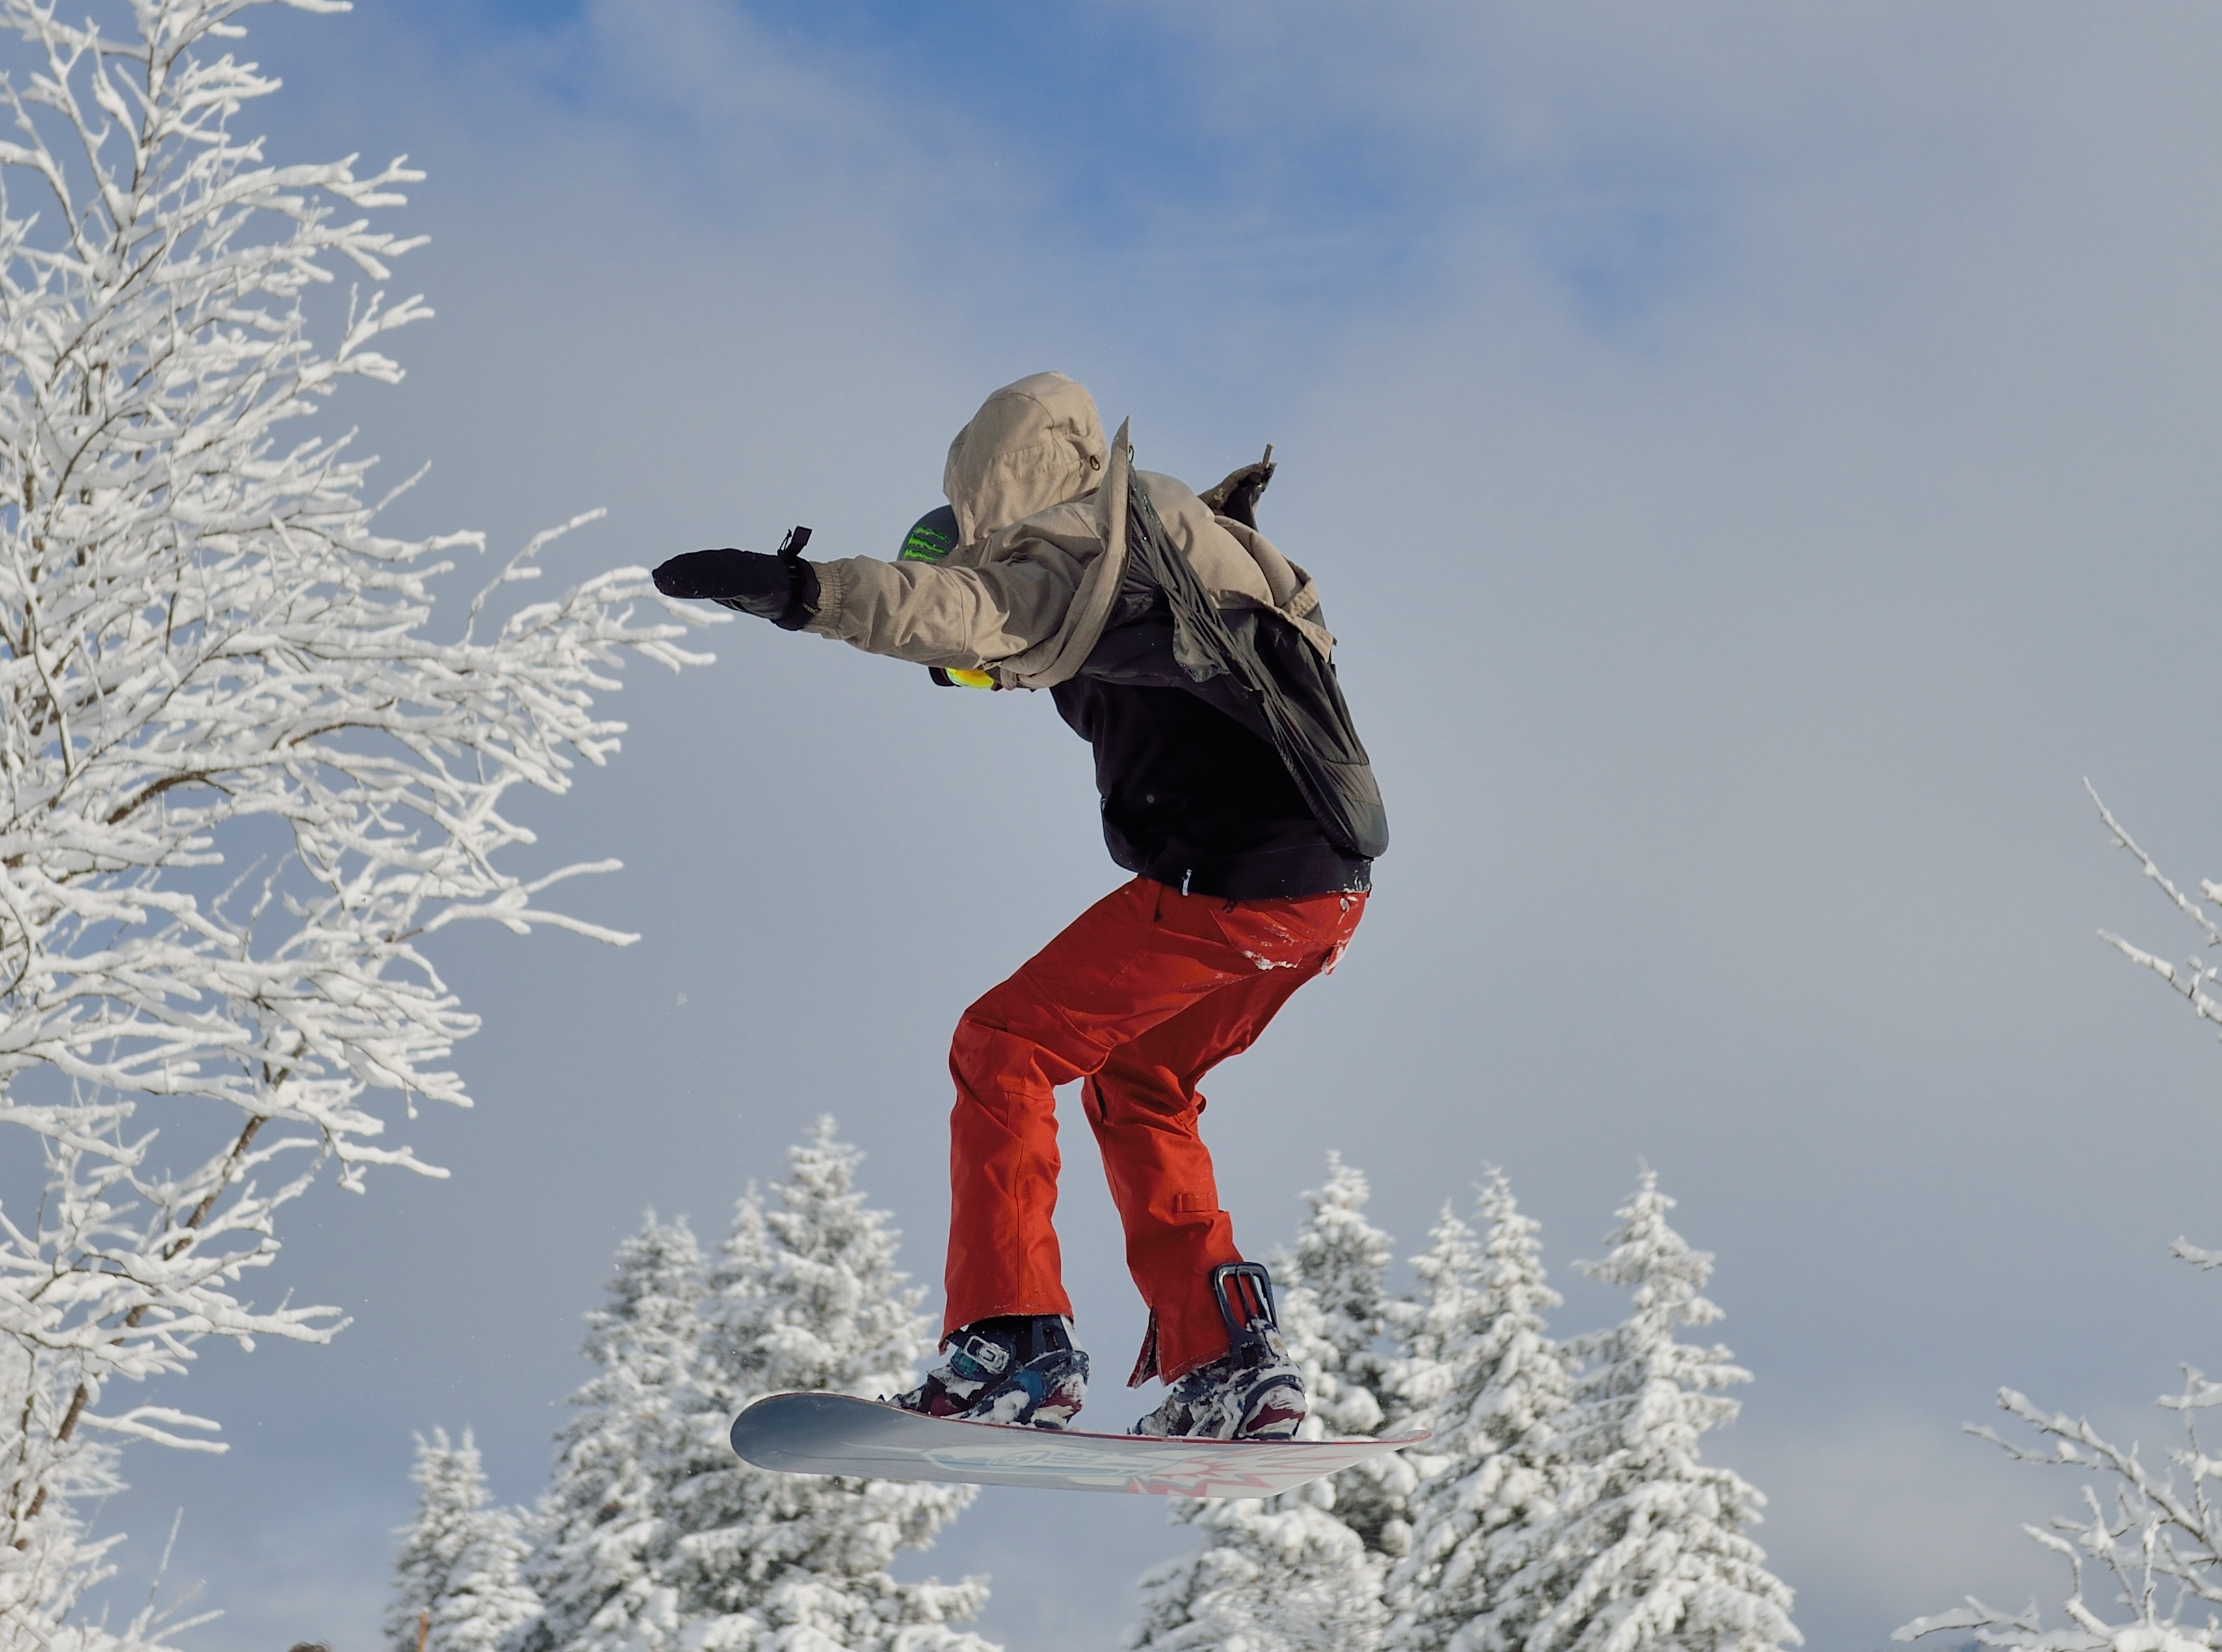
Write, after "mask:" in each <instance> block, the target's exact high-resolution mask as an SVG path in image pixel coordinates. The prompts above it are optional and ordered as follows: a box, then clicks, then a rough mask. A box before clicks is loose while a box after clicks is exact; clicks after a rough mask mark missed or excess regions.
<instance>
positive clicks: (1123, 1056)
mask: <svg viewBox="0 0 2222 1652" xmlns="http://www.w3.org/2000/svg"><path fill="white" fill-rule="evenodd" d="M1271 461H1272V450H1271V448H1270V447H1269V448H1267V449H1266V454H1265V459H1264V460H1260V461H1259V463H1257V464H1254V465H1250V466H1245V467H1244V468H1242V469H1240V470H1239V471H1236V472H1234V473H1233V474H1232V475H1230V476H1229V477H1227V479H1226V480H1225V481H1223V482H1221V484H1220V485H1219V486H1217V487H1215V488H1214V489H1213V490H1211V491H1210V492H1208V493H1207V494H1204V495H1202V496H1201V497H1199V496H1198V495H1196V494H1195V493H1193V492H1191V491H1189V489H1188V488H1187V487H1186V486H1184V485H1182V484H1181V483H1179V482H1177V481H1176V480H1174V479H1172V478H1171V477H1169V476H1160V475H1156V474H1153V473H1152V472H1143V471H1137V470H1135V469H1133V450H1132V448H1131V447H1129V446H1128V443H1127V430H1126V428H1125V427H1124V426H1122V427H1121V428H1120V432H1119V435H1118V436H1117V438H1116V439H1115V440H1114V441H1113V442H1111V443H1110V444H1108V446H1107V444H1106V443H1105V441H1104V439H1103V428H1102V422H1101V421H1100V420H1099V419H1098V417H1097V416H1096V411H1095V402H1094V400H1093V399H1092V398H1091V397H1089V393H1088V391H1086V390H1085V389H1083V387H1082V386H1081V385H1078V384H1076V383H1075V382H1074V381H1073V380H1071V379H1067V378H1066V377H1064V375H1063V374H1062V373H1055V372H1045V373H1036V374H1034V375H1033V376H1032V377H1031V378H1027V379H1020V381H1019V382H1018V383H1016V384H1014V385H1006V386H1005V387H1004V388H1003V389H1001V390H999V391H996V392H995V394H994V395H992V396H990V397H989V398H988V400H987V402H986V403H985V404H984V405H982V408H981V409H980V411H979V412H978V413H977V414H976V416H974V417H973V419H972V421H971V422H970V423H969V424H967V425H966V426H965V427H964V429H963V430H961V431H959V432H958V433H957V439H956V441H953V442H952V443H951V444H950V449H949V460H948V465H947V467H946V469H945V472H944V473H943V479H942V485H943V490H944V491H945V493H946V494H947V496H948V500H949V503H948V504H947V505H946V506H945V507H942V508H939V509H937V510H933V511H931V512H929V513H928V514H927V515H926V516H924V517H922V518H920V521H919V522H918V523H917V524H916V525H915V526H914V527H913V529H911V531H910V533H909V534H908V535H907V537H906V538H905V540H904V541H903V546H902V548H901V553H900V554H899V555H898V556H897V558H896V559H895V560H893V561H884V560H879V559H877V558H872V557H849V558H844V559H843V560H838V561H828V562H813V561H808V560H804V559H803V558H802V556H801V555H800V551H801V549H802V548H803V545H804V543H805V542H806V541H807V538H808V529H795V530H794V533H792V534H790V535H788V541H787V543H786V544H784V545H782V546H781V548H780V551H779V553H778V554H775V555H774V554H763V553H758V552H750V551H739V550H731V549H725V550H707V551H696V552H693V553H691V554H687V555H684V556H679V557H675V558H673V559H672V560H669V561H668V562H666V563H664V564H663V565H662V566H661V567H659V568H657V569H656V586H657V589H659V590H660V591H664V592H665V593H667V594H668V595H671V596H675V597H688V598H708V599H710V600H712V601H715V602H719V603H721V604H724V605H725V606H726V607H728V608H734V609H738V610H741V611H743V612H744V613H750V614H754V615H756V616H760V617H763V618H765V619H769V620H770V621H771V622H772V623H774V624H775V625H777V626H779V627H781V629H786V630H810V631H815V632H817V633H818V634H819V635H822V636H829V637H838V638H839V639H840V640H842V641H846V642H850V643H852V644H854V645H855V646H856V647H857V648H863V649H864V650H866V651H867V652H869V653H872V654H888V655H892V656H894V657H895V658H897V659H901V660H912V661H915V662H917V663H919V664H921V665H924V666H928V667H930V668H931V669H932V673H933V677H934V680H935V681H936V682H938V683H943V684H951V685H966V686H976V687H982V688H995V689H1012V688H1027V689H1040V688H1046V689H1048V690H1049V691H1051V698H1053V699H1054V700H1055V702H1056V704H1057V708H1058V712H1059V713H1060V714H1061V715H1062V716H1064V720H1065V722H1066V723H1069V724H1070V725H1071V727H1072V728H1073V729H1074V730H1075V731H1076V732H1077V733H1078V734H1079V735H1081V736H1082V737H1083V738H1084V739H1086V740H1087V741H1088V742H1089V744H1090V745H1091V746H1092V747H1093V748H1095V778H1096V790H1097V792H1099V793H1100V795H1101V798H1102V814H1103V833H1104V837H1105V840H1106V842H1107V843H1108V846H1109V848H1110V851H1111V856H1112V859H1113V860H1116V861H1117V862H1118V863H1119V864H1120V866H1121V867H1125V868H1127V870H1128V871H1130V872H1132V873H1134V874H1135V876H1134V878H1133V881H1131V882H1129V883H1127V885H1124V886H1123V887H1121V888H1120V889H1117V890H1115V891H1114V892H1112V893H1111V894H1109V895H1108V896H1106V897H1105V898H1103V899H1102V900H1101V901H1098V902H1097V903H1096V904H1095V905H1094V906H1092V907H1090V908H1089V910H1087V911H1086V912H1085V913H1083V914H1082V916H1081V917H1079V918H1078V919H1076V921H1075V922H1074V923H1072V924H1071V925H1070V927H1069V928H1067V929H1065V930H1064V933H1062V934H1061V935H1059V936H1057V937H1056V939H1054V940H1052V941H1051V942H1050V943H1049V945H1048V946H1046V947H1045V948H1043V949H1042V951H1041V952H1040V953H1039V954H1036V955H1035V956H1034V957H1033V959H1032V960H1031V961H1028V962H1027V963H1026V965H1025V966H1024V967H1021V968H1020V971H1019V972H1018V973H1017V974H1015V975H1014V976H1012V977H1011V979H1008V980H1007V981H1005V982H1004V983H1003V984H1002V985H1001V986H998V987H995V989H993V990H992V991H991V992H989V993H988V994H987V995H986V996H985V997H984V998H981V999H980V1000H979V1002H977V1003H976V1004H973V1005H972V1007H971V1008H970V1009H969V1010H967V1011H965V1012H964V1015H963V1019H962V1020H961V1021H960V1022H959V1023H958V1024H957V1034H956V1038H955V1040H954V1042H953V1044H952V1047H951V1051H950V1070H951V1074H952V1075H953V1077H954V1078H955V1079H956V1085H957V1104H956V1108H955V1110H954V1111H953V1112H952V1113H951V1118H950V1135H951V1143H950V1180H951V1211H950V1235H949V1254H948V1266H947V1286H948V1306H947V1310H946V1317H945V1320H944V1322H943V1323H944V1330H943V1336H942V1342H941V1347H942V1349H943V1352H944V1358H943V1360H942V1362H941V1363H940V1364H939V1365H938V1366H937V1367H934V1369H933V1370H932V1372H931V1373H929V1374H928V1375H927V1376H926V1380H925V1381H924V1382H923V1383H922V1384H921V1385H920V1386H919V1387H917V1388H915V1389H913V1390H912V1391H911V1392H908V1393H906V1394H903V1395H901V1396H899V1397H898V1399H897V1400H896V1403H897V1404H899V1405H902V1406H903V1407H904V1408H906V1409H907V1410H910V1411H920V1412H923V1413H925V1414H926V1415H929V1416H934V1417H957V1418H961V1419H964V1420H970V1421H982V1422H1001V1423H1012V1424H1033V1425H1034V1426H1037V1427H1044V1428H1061V1427H1063V1426H1064V1424H1066V1423H1067V1422H1069V1421H1070V1418H1071V1417H1072V1415H1073V1413H1074V1412H1076V1411H1078V1410H1079V1408H1080V1405H1081V1401H1082V1399H1083V1396H1084V1393H1085V1391H1086V1380H1087V1375H1088V1356H1087V1355H1086V1354H1085V1353H1083V1352H1082V1351H1081V1350H1079V1349H1076V1348H1074V1347H1073V1345H1072V1342H1071V1338H1070V1333H1069V1330H1068V1322H1069V1321H1070V1318H1071V1317H1072V1305H1071V1302H1070V1298H1068V1297H1067V1296H1066V1294H1065V1292H1064V1284H1063V1282H1062V1280H1061V1277H1060V1268H1059V1257H1058V1241H1057V1234H1056V1230H1055V1229H1054V1228H1053V1227H1052V1226H1051V1214H1052V1212H1053V1211H1054V1210H1055V1208H1056V1204H1057V1176H1058V1162H1059V1161H1058V1148H1057V1123H1056V1104H1055V1096H1054V1091H1055V1089H1056V1087H1057V1086H1058V1085H1061V1084H1066V1083H1070V1082H1071V1081H1073V1080H1074V1079H1081V1080H1083V1081H1084V1082H1083V1092H1082V1094H1083V1104H1084V1106H1085V1109H1086V1111H1087V1115H1088V1122H1089V1125H1090V1126H1091V1127H1092V1128H1093V1129H1094V1130H1095V1138H1096V1142H1097V1143H1098V1144H1099V1146H1100V1147H1101V1148H1102V1154H1103V1165H1104V1170H1105V1173H1106V1175H1107V1176H1108V1180H1109V1182H1110V1186H1111V1193H1112V1197H1113V1198H1114V1201H1115V1203H1116V1204H1117V1205H1118V1209H1119V1214H1120V1222H1121V1223H1122V1225H1123V1227H1124V1229H1125V1232H1126V1238H1127V1266H1128V1268H1129V1270H1130V1271H1131V1272H1132V1273H1133V1279H1134V1283H1135V1285H1136V1286H1137V1287H1138V1288H1139V1290H1140V1292H1141V1293H1142V1297H1143V1298H1144V1300H1145V1301H1146V1303H1147V1304H1148V1306H1149V1311H1150V1317H1149V1327H1148V1330H1147V1331H1146V1333H1145V1336H1144V1339H1143V1344H1142V1351H1141V1355H1140V1357H1139V1359H1138V1360H1137V1361H1136V1362H1135V1367H1134V1372H1133V1377H1132V1379H1131V1380H1130V1382H1129V1386H1139V1384H1140V1383H1142V1382H1143V1381H1145V1380H1147V1379H1148V1378H1150V1377H1152V1376H1157V1377H1160V1378H1162V1380H1164V1382H1165V1383H1166V1384H1167V1385H1168V1387H1169V1390H1170V1392H1169V1393H1168V1394H1167V1396H1166V1399H1165V1400H1164V1404H1162V1405H1159V1406H1158V1408H1157V1410H1156V1411H1152V1413H1151V1414H1150V1415H1149V1416H1147V1417H1144V1418H1142V1419H1141V1421H1140V1422H1139V1423H1137V1424H1135V1425H1134V1428H1133V1432H1135V1433H1138V1434H1151V1435H1164V1436H1213V1437H1217V1438H1222V1439H1225V1438H1277V1437H1278V1438H1284V1437H1287V1436H1292V1435H1293V1434H1294V1433H1295V1431H1296V1425H1297V1424H1299V1423H1301V1422H1302V1419H1303V1415H1304V1394H1303V1382H1302V1377H1301V1376H1300V1374H1298V1372H1297V1370H1296V1367H1295V1366H1294V1365H1293V1364H1292V1363H1291V1362H1290V1360H1289V1358H1288V1356H1287V1354H1286V1352H1285V1350H1284V1349H1283V1348H1282V1346H1281V1342H1280V1339H1279V1337H1278V1336H1277V1334H1276V1332H1275V1330H1274V1325H1273V1310H1272V1298H1271V1286H1270V1282H1269V1281H1268V1280H1266V1278H1265V1270H1264V1269H1263V1268H1261V1267H1258V1266H1257V1265H1256V1264H1254V1263H1244V1262H1243V1261H1242V1260H1241V1255H1240V1252H1239V1251H1238V1250H1237V1249H1236V1248H1235V1245H1234V1232H1233V1223H1232V1221H1231V1219H1230V1218H1229V1217H1228V1216H1227V1213H1226V1212H1225V1211H1221V1209H1220V1206H1219V1196H1218V1191H1217V1187H1216V1185H1215V1181H1214V1179H1213V1175H1212V1166H1211V1156H1210V1155H1209V1153H1208V1151H1207V1150H1206V1149H1205V1148H1204V1145H1203V1142H1202V1140H1201V1139H1200V1137H1199V1136H1198V1134H1197V1119H1198V1116H1199V1115H1200V1114H1201V1113H1202V1111H1203V1105H1204V1098H1203V1097H1202V1095H1201V1094H1199V1093H1198V1092H1197V1089H1196V1086H1197V1084H1198V1082H1199V1081H1200V1080H1201V1079H1202V1076H1203V1075H1204V1074H1205V1073H1207V1072H1208V1071H1210V1069H1211V1068H1212V1067H1215V1066H1216V1065H1217V1064H1218V1063H1219V1062H1220V1061H1224V1060H1225V1059H1226V1058H1227V1057H1228V1056H1230V1055H1233V1054H1238V1053H1239V1052H1240V1051H1242V1050H1244V1049H1246V1048H1249V1046H1250V1044H1251V1043H1252V1042H1253V1041H1254V1040H1255V1039H1256V1038H1257V1036H1258V1035H1259V1032H1260V1031H1261V1030H1263V1029H1264V1028H1265V1024H1266V1023H1267V1022H1268V1021H1270V1020H1271V1018H1272V1017H1273V1014H1274V1012H1275V1011H1277V1010H1278V1009H1279V1008H1280V1007H1281V1005H1282V1004H1284V1003H1286V1002H1287V1001H1288V998H1289V997H1290V994H1292V993H1293V992H1295V991H1296V988H1298V987H1299V986H1302V985H1303V984H1304V983H1305V982H1306V981H1308V980H1309V979H1311V978H1312V977H1313V976H1315V975H1317V974H1321V973H1325V972H1327V971H1328V970H1331V969H1332V968H1333V967H1334V964H1335V961H1337V959H1339V958H1340V955H1341V954H1342V950H1343V948H1345V946H1346V945H1347V944H1348V942H1349V940H1350V936H1351V934H1352V931H1353V930H1354V929H1356V928H1357V927H1358V922H1359V917H1360V915H1361V914H1362V913H1363V911H1364V910H1365V898H1366V892H1367V891H1368V889H1369V888H1370V887H1371V864H1372V860H1373V858H1374V857H1375V856H1376V855H1378V854H1380V853H1381V852H1382V851H1383V850H1384V848H1386V847H1387V844H1388V831H1387V825H1386V821H1385V817H1384V815H1383V812H1382V808H1381V798H1380V793H1379V792H1378V790H1377V789H1376V788H1375V785H1374V783H1373V778H1372V773H1371V768H1370V767H1368V764H1367V760H1366V756H1365V748H1364V747H1363V746H1361V745H1360V744H1359V740H1358V737H1357V734H1356V732H1355V730H1354V729H1353V727H1352V724H1351V722H1350V717H1349V713H1348V710H1347V709H1346V707H1345V705H1344V703H1343V699H1342V696H1341V692H1340V688H1339V687H1338V686H1337V685H1336V681H1335V678H1334V670H1333V667H1332V666H1330V665H1329V663H1328V656H1329V651H1330V650H1331V649H1332V648H1333V647H1334V638H1333V637H1332V636H1330V635H1328V632H1327V630H1326V629H1325V627H1324V626H1323V624H1322V623H1321V617H1320V608H1319V592H1318V589H1317V587H1316V586H1315V585H1314V583H1313V581H1312V579H1311V578H1310V576H1309V575H1308V574H1306V573H1304V571H1303V570H1302V568H1299V567H1297V566H1296V565H1295V564H1294V563H1292V562H1290V561H1289V560H1288V559H1287V558H1285V557H1284V556H1283V555H1282V554H1280V552H1279V551H1277V550H1276V549H1275V548H1273V546H1272V545H1271V542H1270V541H1267V540H1266V539H1265V536H1264V535H1262V534H1260V533H1259V531H1258V527H1257V517H1256V506H1257V502H1258V497H1259V494H1261V493H1262V492H1263V491H1265V485H1266V484H1267V483H1268V482H1269V481H1270V480H1271V477H1272V474H1273V465H1272V462H1271Z"/></svg>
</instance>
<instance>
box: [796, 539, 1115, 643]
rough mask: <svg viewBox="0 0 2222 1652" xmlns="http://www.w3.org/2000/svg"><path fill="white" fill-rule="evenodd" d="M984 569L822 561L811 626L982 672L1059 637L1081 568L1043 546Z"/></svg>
mask: <svg viewBox="0 0 2222 1652" xmlns="http://www.w3.org/2000/svg"><path fill="white" fill-rule="evenodd" d="M1029 552H1030V553H1031V554H1028V553H1021V554H1019V555H1016V556H1013V557H1008V558H1006V559H1005V560H1001V561H997V562H993V563H989V564H988V565H987V566H982V567H946V566H938V565H936V564H933V563H928V562H883V561H881V560H879V559H877V558H876V557H869V556H851V557H845V558H844V559H842V560H839V561H838V562H820V563H819V564H818V565H817V568H818V613H817V616H816V617H815V618H813V620H812V621H811V622H810V623H809V625H808V626H807V627H806V628H805V629H808V630H812V631H815V632H817V633H818V634H819V635H820V636H830V637H838V638H839V639H840V640H841V641H844V642H847V643H850V644H851V645H853V646H854V647H857V648H862V649H863V650H864V652H865V653H867V654H887V655H888V656H890V657H891V658H894V659H896V660H911V661H913V662H914V663H916V664H918V665H921V666H956V667H958V668H961V669H963V670H967V671H977V670H981V669H983V668H985V667H987V666H992V665H994V664H995V663H996V662H997V661H998V660H1007V659H1009V658H1010V657H1011V656H1013V655H1014V654H1022V653H1024V652H1025V651H1026V649H1028V648H1033V646H1034V645H1035V644H1036V643H1038V642H1039V641H1042V640H1043V639H1044V638H1045V637H1049V636H1053V635H1056V633H1057V630H1058V627H1059V626H1060V625H1062V624H1063V623H1064V616H1065V610H1067V609H1068V608H1069V607H1070V605H1071V603H1072V593H1073V591H1075V589H1076V587H1077V585H1078V584H1079V573H1080V570H1079V568H1078V566H1076V564H1074V563H1072V561H1071V560H1070V558H1068V557H1066V556H1064V554H1062V553H1060V552H1058V551H1057V550H1056V549H1055V548H1052V547H1049V546H1046V545H1043V546H1039V547H1029Z"/></svg>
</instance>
